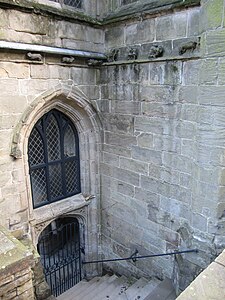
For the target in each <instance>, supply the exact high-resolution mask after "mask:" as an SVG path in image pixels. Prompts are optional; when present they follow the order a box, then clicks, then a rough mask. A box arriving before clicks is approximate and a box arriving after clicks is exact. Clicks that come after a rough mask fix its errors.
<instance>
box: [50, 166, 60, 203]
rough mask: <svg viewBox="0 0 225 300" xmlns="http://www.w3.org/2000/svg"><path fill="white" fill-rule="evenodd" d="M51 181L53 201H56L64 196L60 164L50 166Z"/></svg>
mask: <svg viewBox="0 0 225 300" xmlns="http://www.w3.org/2000/svg"><path fill="white" fill-rule="evenodd" d="M49 179H50V193H51V199H52V200H54V199H56V198H58V197H60V196H62V195H63V192H62V178H61V165H60V164H56V165H52V166H49Z"/></svg>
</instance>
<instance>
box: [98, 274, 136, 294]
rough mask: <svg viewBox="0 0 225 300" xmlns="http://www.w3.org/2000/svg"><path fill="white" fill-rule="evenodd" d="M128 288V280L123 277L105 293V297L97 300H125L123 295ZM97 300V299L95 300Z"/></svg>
mask: <svg viewBox="0 0 225 300" xmlns="http://www.w3.org/2000/svg"><path fill="white" fill-rule="evenodd" d="M129 286H130V283H129V280H128V279H127V278H126V277H125V276H121V277H118V279H116V280H115V281H114V282H113V283H112V286H111V287H110V290H108V291H107V295H106V296H105V297H103V298H99V299H98V300H103V299H104V300H107V299H108V300H127V296H126V294H125V293H124V291H126V290H127V289H128V287H129ZM95 300H97V299H95Z"/></svg>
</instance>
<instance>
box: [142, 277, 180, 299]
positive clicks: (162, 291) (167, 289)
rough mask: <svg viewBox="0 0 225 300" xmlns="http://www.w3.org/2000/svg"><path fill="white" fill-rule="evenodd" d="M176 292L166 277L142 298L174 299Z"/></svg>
mask: <svg viewBox="0 0 225 300" xmlns="http://www.w3.org/2000/svg"><path fill="white" fill-rule="evenodd" d="M175 299H176V294H175V291H174V287H173V285H172V282H171V280H170V279H168V278H166V279H164V280H163V281H161V282H160V283H159V284H158V286H157V287H156V288H155V289H154V290H153V291H152V292H151V293H150V294H149V295H148V296H146V297H145V298H144V300H175Z"/></svg>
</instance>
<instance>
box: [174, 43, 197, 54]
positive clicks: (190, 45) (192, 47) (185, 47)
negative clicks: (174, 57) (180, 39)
mask: <svg viewBox="0 0 225 300" xmlns="http://www.w3.org/2000/svg"><path fill="white" fill-rule="evenodd" d="M197 46H198V42H196V41H190V42H187V43H185V44H182V45H181V47H180V48H179V54H180V55H183V54H184V53H186V52H187V51H189V52H193V51H194V50H195V49H196V48H197Z"/></svg>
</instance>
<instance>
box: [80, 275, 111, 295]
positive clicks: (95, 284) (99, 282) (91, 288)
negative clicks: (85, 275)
mask: <svg viewBox="0 0 225 300" xmlns="http://www.w3.org/2000/svg"><path fill="white" fill-rule="evenodd" d="M108 278H109V275H105V276H102V277H94V278H92V279H91V280H90V281H89V282H88V283H89V285H88V286H87V287H86V288H85V289H83V290H82V291H81V293H79V294H76V296H77V299H82V300H84V299H85V297H86V296H87V295H89V293H90V294H93V293H94V292H95V291H96V290H97V289H98V288H99V287H101V286H104V285H105V281H106V280H107V279H108ZM78 296H79V298H78Z"/></svg>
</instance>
